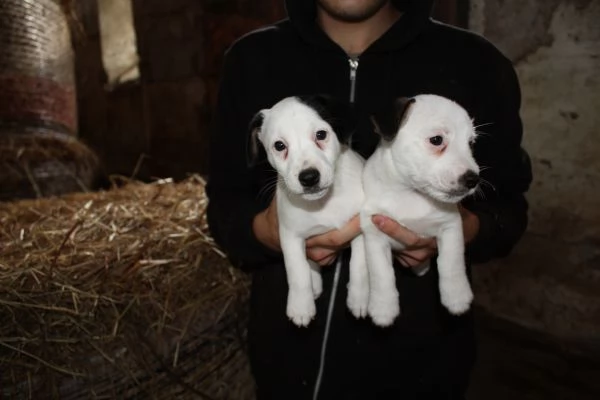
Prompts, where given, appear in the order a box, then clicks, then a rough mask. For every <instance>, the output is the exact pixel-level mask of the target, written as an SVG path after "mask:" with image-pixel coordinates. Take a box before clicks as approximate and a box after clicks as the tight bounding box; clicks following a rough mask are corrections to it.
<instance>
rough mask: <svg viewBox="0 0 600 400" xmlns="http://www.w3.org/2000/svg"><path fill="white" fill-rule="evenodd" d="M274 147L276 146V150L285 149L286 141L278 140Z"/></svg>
mask: <svg viewBox="0 0 600 400" xmlns="http://www.w3.org/2000/svg"><path fill="white" fill-rule="evenodd" d="M273 147H274V148H275V150H276V151H284V150H285V143H283V142H282V141H281V140H278V141H276V142H275V144H273Z"/></svg>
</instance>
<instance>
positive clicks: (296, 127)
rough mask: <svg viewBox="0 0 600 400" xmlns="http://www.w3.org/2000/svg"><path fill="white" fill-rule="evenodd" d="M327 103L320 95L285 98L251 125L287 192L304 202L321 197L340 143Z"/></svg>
mask: <svg viewBox="0 0 600 400" xmlns="http://www.w3.org/2000/svg"><path fill="white" fill-rule="evenodd" d="M329 103H330V100H329V99H328V98H326V97H323V96H310V97H308V96H307V97H287V98H285V99H283V100H281V101H279V102H278V103H277V104H275V105H274V106H273V107H272V108H270V109H263V110H261V111H259V112H258V113H257V114H256V116H255V117H254V118H253V120H252V123H251V130H252V132H253V133H252V134H253V136H255V138H256V141H259V142H260V143H262V145H263V146H264V148H265V151H266V154H267V159H268V160H269V163H270V164H271V165H272V166H273V168H275V170H276V171H277V173H278V174H279V176H280V179H282V180H283V182H284V183H285V186H286V187H287V190H288V191H289V192H291V193H294V194H298V195H300V196H302V197H303V198H304V199H306V200H317V199H319V198H321V197H323V196H325V195H326V194H327V193H328V191H329V189H330V187H331V185H332V184H333V180H334V173H335V165H336V161H337V157H338V156H339V153H340V142H339V140H338V137H337V132H336V131H335V130H334V128H333V126H332V125H335V122H334V120H333V119H332V117H333V116H332V115H331V114H330V113H329V111H330V108H329V107H328V105H329Z"/></svg>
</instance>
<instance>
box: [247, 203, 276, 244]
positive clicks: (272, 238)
mask: <svg viewBox="0 0 600 400" xmlns="http://www.w3.org/2000/svg"><path fill="white" fill-rule="evenodd" d="M252 230H253V231H254V235H255V236H256V238H257V239H258V241H259V242H261V243H262V244H264V245H265V246H266V247H268V248H270V249H271V250H275V251H281V244H280V242H279V218H278V217H277V201H276V199H275V197H273V200H271V203H270V204H269V206H268V207H267V208H265V209H264V210H263V211H261V212H260V213H258V214H256V215H255V216H254V220H253V221H252Z"/></svg>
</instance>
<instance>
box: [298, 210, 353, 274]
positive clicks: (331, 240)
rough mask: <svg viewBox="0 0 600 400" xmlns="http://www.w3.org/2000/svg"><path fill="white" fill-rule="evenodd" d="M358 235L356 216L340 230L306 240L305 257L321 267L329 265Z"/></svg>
mask: <svg viewBox="0 0 600 400" xmlns="http://www.w3.org/2000/svg"><path fill="white" fill-rule="evenodd" d="M360 233H361V229H360V218H359V216H358V215H356V216H355V217H353V218H352V219H351V220H350V221H348V223H346V225H344V226H343V227H342V228H340V229H334V230H331V231H329V232H326V233H323V234H320V235H316V236H312V237H310V238H308V239H307V240H306V255H307V257H308V258H309V259H311V260H313V261H315V262H316V263H318V264H319V265H321V266H325V265H330V264H331V263H333V261H334V260H335V258H336V257H337V254H338V253H339V251H340V250H342V249H344V248H346V247H348V246H349V245H350V242H351V241H352V239H354V238H355V237H356V236H358V235H359V234H360Z"/></svg>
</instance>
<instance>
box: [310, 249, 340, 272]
mask: <svg viewBox="0 0 600 400" xmlns="http://www.w3.org/2000/svg"><path fill="white" fill-rule="evenodd" d="M306 256H307V257H308V258H309V259H310V260H312V261H314V262H316V263H317V264H319V265H320V266H322V267H323V266H326V265H331V264H332V263H333V262H334V261H335V259H336V258H337V251H335V250H331V249H326V248H323V247H313V248H311V249H308V250H306Z"/></svg>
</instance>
